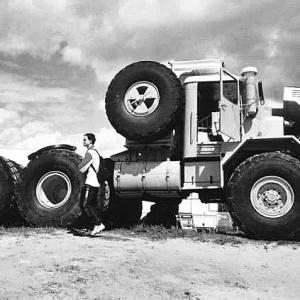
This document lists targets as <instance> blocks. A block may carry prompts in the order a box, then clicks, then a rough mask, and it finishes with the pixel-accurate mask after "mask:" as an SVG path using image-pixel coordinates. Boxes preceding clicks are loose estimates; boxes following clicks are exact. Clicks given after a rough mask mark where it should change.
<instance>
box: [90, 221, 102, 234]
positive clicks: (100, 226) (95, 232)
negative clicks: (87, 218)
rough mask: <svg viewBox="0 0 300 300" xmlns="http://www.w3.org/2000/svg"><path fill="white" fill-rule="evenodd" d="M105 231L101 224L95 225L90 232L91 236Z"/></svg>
mask: <svg viewBox="0 0 300 300" xmlns="http://www.w3.org/2000/svg"><path fill="white" fill-rule="evenodd" d="M104 229H105V226H104V225H103V224H100V225H96V226H95V227H94V229H93V231H92V232H91V235H96V234H97V233H99V232H101V231H103V230H104Z"/></svg>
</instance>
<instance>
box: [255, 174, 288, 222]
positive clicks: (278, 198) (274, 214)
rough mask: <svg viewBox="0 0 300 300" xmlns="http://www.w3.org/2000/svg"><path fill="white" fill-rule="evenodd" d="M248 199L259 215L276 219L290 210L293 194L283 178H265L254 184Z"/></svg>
mask: <svg viewBox="0 0 300 300" xmlns="http://www.w3.org/2000/svg"><path fill="white" fill-rule="evenodd" d="M250 199H251V203H252V206H253V207H254V209H255V210H256V211H257V212H258V213H259V214H261V215H262V216H265V217H268V218H278V217H282V216H284V215H285V214H287V213H288V212H289V211H290V209H291V208H292V206H293V204H294V192H293V189H292V187H291V186H290V184H289V183H288V182H287V181H286V180H284V179H283V178H280V177H277V176H265V177H263V178H260V179H259V180H257V181H256V182H255V183H254V185H253V187H252V189H251V192H250Z"/></svg>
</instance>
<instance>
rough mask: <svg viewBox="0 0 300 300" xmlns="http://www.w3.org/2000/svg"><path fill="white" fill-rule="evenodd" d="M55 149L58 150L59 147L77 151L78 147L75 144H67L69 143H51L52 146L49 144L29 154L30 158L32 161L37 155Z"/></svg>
mask: <svg viewBox="0 0 300 300" xmlns="http://www.w3.org/2000/svg"><path fill="white" fill-rule="evenodd" d="M54 149H55V150H57V149H64V150H70V151H75V150H76V147H75V146H71V145H67V144H58V145H51V146H47V147H44V148H41V149H39V150H38V151H36V152H33V153H31V154H29V155H28V159H29V160H30V161H31V160H33V159H35V158H36V157H37V156H39V155H41V154H42V153H43V152H45V151H49V150H54Z"/></svg>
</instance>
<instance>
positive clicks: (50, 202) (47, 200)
mask: <svg viewBox="0 0 300 300" xmlns="http://www.w3.org/2000/svg"><path fill="white" fill-rule="evenodd" d="M71 190H72V186H71V181H70V179H69V177H68V176H67V175H66V174H64V173H62V172H59V171H51V172H48V173H46V174H45V175H44V176H42V177H41V179H40V180H39V182H38V184H37V186H36V197H37V201H38V202H39V203H40V205H41V206H43V207H45V208H47V209H52V210H53V209H57V208H59V207H61V206H63V205H64V204H65V203H66V202H67V201H68V200H69V197H70V195H71Z"/></svg>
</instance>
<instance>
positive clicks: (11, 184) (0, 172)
mask: <svg viewBox="0 0 300 300" xmlns="http://www.w3.org/2000/svg"><path fill="white" fill-rule="evenodd" d="M22 172H23V167H22V166H21V165H19V164H17V163H16V162H14V161H12V160H9V159H6V158H4V157H2V156H1V157H0V224H1V225H16V224H20V223H22V220H21V216H20V215H19V213H18V210H17V205H16V201H17V197H18V195H19V185H20V181H21V177H22Z"/></svg>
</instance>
